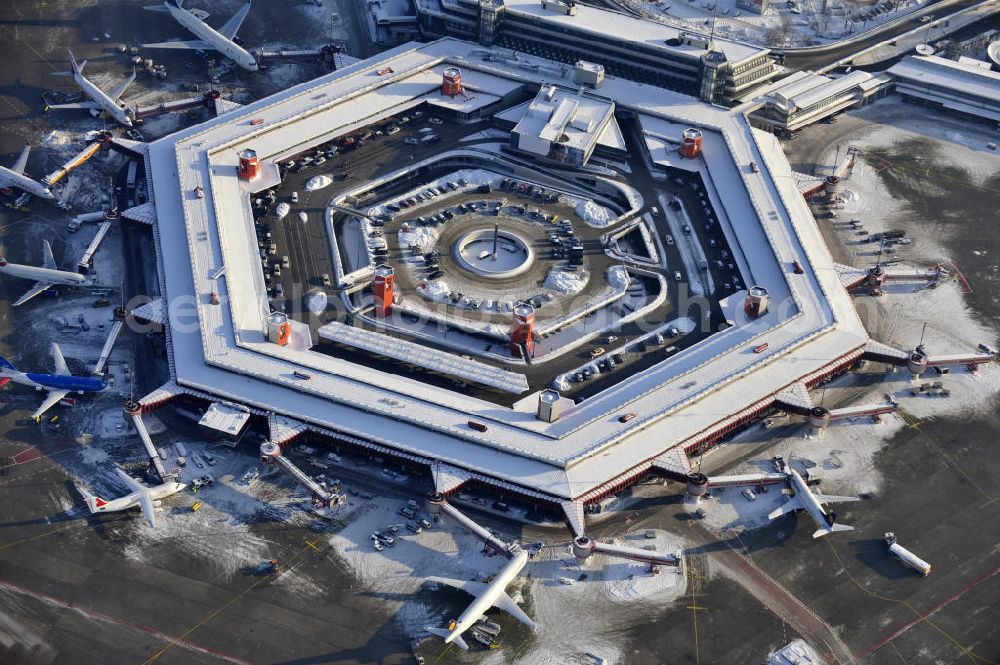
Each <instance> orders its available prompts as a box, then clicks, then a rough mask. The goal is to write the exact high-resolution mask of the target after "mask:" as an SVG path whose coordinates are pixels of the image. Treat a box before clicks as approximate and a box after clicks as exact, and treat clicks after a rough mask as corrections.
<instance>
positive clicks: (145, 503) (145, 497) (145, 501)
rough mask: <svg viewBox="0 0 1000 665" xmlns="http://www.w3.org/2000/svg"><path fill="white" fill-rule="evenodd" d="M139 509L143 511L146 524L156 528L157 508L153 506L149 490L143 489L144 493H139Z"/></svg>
mask: <svg viewBox="0 0 1000 665" xmlns="http://www.w3.org/2000/svg"><path fill="white" fill-rule="evenodd" d="M139 507H140V508H141V509H142V514H143V516H144V517H145V518H146V524H148V525H149V528H151V529H155V528H156V507H155V506H154V505H153V497H151V496H150V495H149V490H147V489H145V488H143V491H142V492H140V493H139Z"/></svg>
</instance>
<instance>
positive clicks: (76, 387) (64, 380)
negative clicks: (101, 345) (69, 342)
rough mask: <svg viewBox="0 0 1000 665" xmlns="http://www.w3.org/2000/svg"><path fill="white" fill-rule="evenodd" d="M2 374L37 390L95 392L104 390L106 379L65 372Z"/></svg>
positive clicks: (5, 371)
mask: <svg viewBox="0 0 1000 665" xmlns="http://www.w3.org/2000/svg"><path fill="white" fill-rule="evenodd" d="M0 375H2V376H4V377H7V378H9V379H10V380H11V381H13V382H14V383H19V384H21V385H22V386H28V387H30V388H35V389H36V390H68V391H70V392H74V393H94V392H100V391H101V390H104V388H105V387H106V385H105V383H104V381H101V380H100V379H96V378H93V377H90V376H70V375H65V374H41V373H38V372H16V373H15V372H10V371H7V370H4V371H0Z"/></svg>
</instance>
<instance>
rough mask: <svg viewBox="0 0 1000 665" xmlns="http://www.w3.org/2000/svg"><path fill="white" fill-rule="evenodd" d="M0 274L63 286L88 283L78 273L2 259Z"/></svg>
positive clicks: (0, 261)
mask: <svg viewBox="0 0 1000 665" xmlns="http://www.w3.org/2000/svg"><path fill="white" fill-rule="evenodd" d="M0 274H4V275H10V276H11V277H20V278H21V279H30V280H33V281H36V282H47V283H49V284H61V285H63V286H80V285H81V284H83V283H85V282H86V281H87V278H86V277H84V276H83V275H81V274H80V273H77V272H69V271H68V270H55V269H53V268H41V267H39V266H26V265H21V264H19V263H7V261H6V260H5V259H2V258H0Z"/></svg>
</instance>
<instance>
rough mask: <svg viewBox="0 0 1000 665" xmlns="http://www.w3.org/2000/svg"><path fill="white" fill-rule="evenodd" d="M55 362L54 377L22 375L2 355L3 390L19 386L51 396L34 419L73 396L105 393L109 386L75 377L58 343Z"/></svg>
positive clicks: (47, 397) (55, 345)
mask: <svg viewBox="0 0 1000 665" xmlns="http://www.w3.org/2000/svg"><path fill="white" fill-rule="evenodd" d="M52 359H53V360H54V361H55V365H56V372H55V374H39V373H36V372H22V371H20V370H18V369H17V368H16V367H14V365H12V364H11V362H10V361H9V360H7V359H6V358H4V357H3V356H0V387H3V386H6V385H7V384H8V383H10V382H12V381H13V382H14V383H20V384H21V385H22V386H31V387H33V388H34V389H35V390H45V391H48V395H47V396H46V398H45V401H43V402H42V405H41V406H39V407H38V410H37V411H35V412H34V413H33V414H31V417H32V418H39V417H40V416H41V415H42V414H43V413H45V412H46V411H48V410H49V409H51V408H52V407H53V406H55V405H56V404H58V403H59V402H61V401H62V400H64V399H66V397H67V396H68V395H69V394H70V393H79V394H81V395H82V394H83V393H95V392H99V391H101V390H104V389H105V388H106V387H107V386H106V385H105V383H104V381H102V380H100V379H95V378H93V377H89V376H73V375H72V374H70V372H69V367H67V366H66V359H65V358H63V354H62V350H61V349H60V348H59V345H58V344H56V343H55V342H53V343H52Z"/></svg>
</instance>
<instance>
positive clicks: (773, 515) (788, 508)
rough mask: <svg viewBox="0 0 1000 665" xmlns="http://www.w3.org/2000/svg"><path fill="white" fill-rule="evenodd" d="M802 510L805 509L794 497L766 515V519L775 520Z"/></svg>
mask: <svg viewBox="0 0 1000 665" xmlns="http://www.w3.org/2000/svg"><path fill="white" fill-rule="evenodd" d="M803 508H805V506H803V505H802V502H801V501H799V499H798V497H794V498H792V499H789V500H788V501H786V502H785V503H783V504H781V505H780V506H778V507H777V508H775V509H774V510H772V511H771V512H769V513H768V514H767V519H769V520H776V519H778V518H779V517H781V516H782V515H787V514H788V513H794V512H795V511H796V510H802V509H803Z"/></svg>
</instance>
